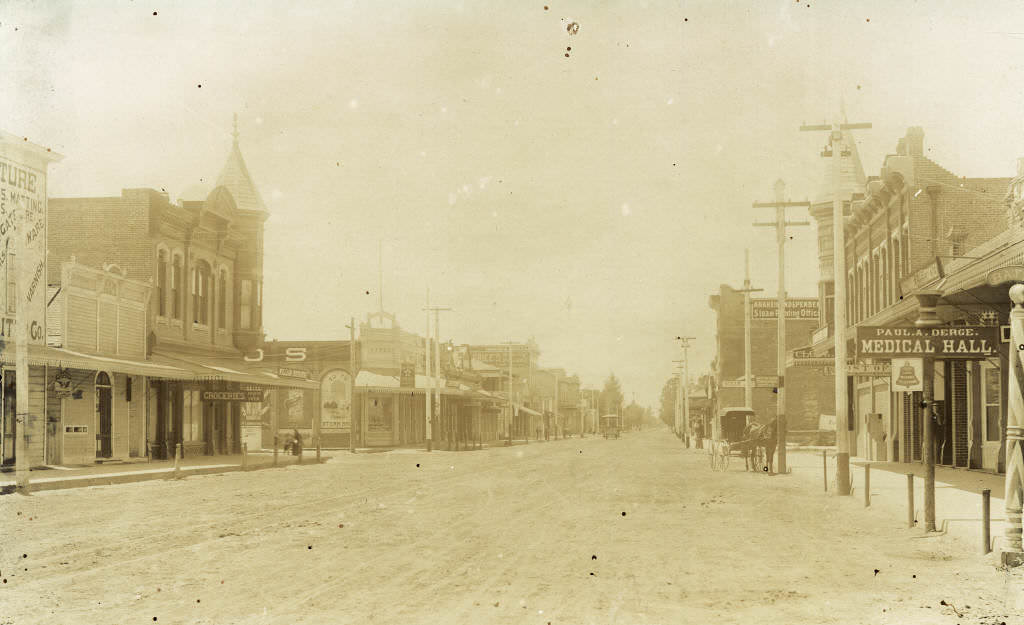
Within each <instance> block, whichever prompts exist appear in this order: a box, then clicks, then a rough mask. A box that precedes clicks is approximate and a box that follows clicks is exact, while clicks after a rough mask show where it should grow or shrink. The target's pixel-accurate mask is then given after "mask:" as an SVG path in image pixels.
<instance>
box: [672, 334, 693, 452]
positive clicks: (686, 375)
mask: <svg viewBox="0 0 1024 625" xmlns="http://www.w3.org/2000/svg"><path fill="white" fill-rule="evenodd" d="M676 339H678V340H679V341H680V342H681V347H682V348H683V379H682V386H683V441H684V442H685V443H686V446H687V447H689V446H690V388H689V386H690V385H689V379H690V356H689V349H690V341H696V340H697V337H695V336H677V337H676Z"/></svg>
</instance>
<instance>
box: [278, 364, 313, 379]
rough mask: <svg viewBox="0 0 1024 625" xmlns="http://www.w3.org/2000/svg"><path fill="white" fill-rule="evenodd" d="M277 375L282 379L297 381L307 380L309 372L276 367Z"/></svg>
mask: <svg viewBox="0 0 1024 625" xmlns="http://www.w3.org/2000/svg"><path fill="white" fill-rule="evenodd" d="M277 375H278V376H279V377H282V378H297V379H299V380H308V379H309V377H310V376H309V371H305V370H304V369H295V368H292V367H278V369H277Z"/></svg>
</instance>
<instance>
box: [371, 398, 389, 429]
mask: <svg viewBox="0 0 1024 625" xmlns="http://www.w3.org/2000/svg"><path fill="white" fill-rule="evenodd" d="M366 429H367V430H369V431H370V432H390V431H391V398H390V397H385V396H381V397H371V398H370V401H369V402H368V403H367V406H366Z"/></svg>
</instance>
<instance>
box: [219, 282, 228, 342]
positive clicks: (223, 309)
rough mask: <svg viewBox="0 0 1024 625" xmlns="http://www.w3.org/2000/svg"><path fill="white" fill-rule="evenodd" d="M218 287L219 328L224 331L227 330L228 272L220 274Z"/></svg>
mask: <svg viewBox="0 0 1024 625" xmlns="http://www.w3.org/2000/svg"><path fill="white" fill-rule="evenodd" d="M217 287H218V292H217V327H218V328H221V329H224V328H227V311H228V272H226V271H221V272H220V282H219V283H218V285H217Z"/></svg>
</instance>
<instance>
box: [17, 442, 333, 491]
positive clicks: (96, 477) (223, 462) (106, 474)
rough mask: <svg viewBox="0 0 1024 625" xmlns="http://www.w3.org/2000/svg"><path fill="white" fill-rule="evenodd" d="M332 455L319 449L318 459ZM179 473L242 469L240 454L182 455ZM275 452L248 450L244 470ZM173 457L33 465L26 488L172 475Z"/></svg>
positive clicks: (311, 456) (309, 453)
mask: <svg viewBox="0 0 1024 625" xmlns="http://www.w3.org/2000/svg"><path fill="white" fill-rule="evenodd" d="M330 457H331V455H330V454H325V453H323V452H322V451H321V454H320V459H321V462H325V461H327V460H328V459H329V458H330ZM301 460H302V464H316V451H315V450H305V451H303V454H302V458H301ZM298 463H299V458H298V457H296V456H292V455H286V454H283V453H278V455H277V465H276V466H278V467H283V466H287V465H292V464H298ZM179 466H180V468H181V471H180V477H187V476H189V475H209V474H212V473H228V472H231V471H241V470H242V456H241V455H240V454H235V455H229V456H196V457H192V458H183V459H182V460H181V463H180V465H179ZM274 466H275V465H274V454H273V453H272V452H269V451H258V452H250V453H249V454H248V456H247V458H246V468H245V470H247V471H254V470H257V469H269V468H273V467H274ZM174 477H175V475H174V461H173V460H155V461H152V462H150V461H147V460H145V459H140V460H134V459H133V460H129V461H122V462H109V463H104V464H95V465H86V466H73V467H58V466H47V467H34V468H33V469H32V470H31V471H30V472H29V485H30V486H29V490H30V491H32V492H35V491H42V490H59V489H65V488H82V487H86V486H102V485H107V484H124V483H128V482H143V481H147V480H159V479H169V478H174ZM16 484H17V482H16V481H15V474H14V472H4V473H0V494H9V493H12V492H14V491H15V486H16Z"/></svg>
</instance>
